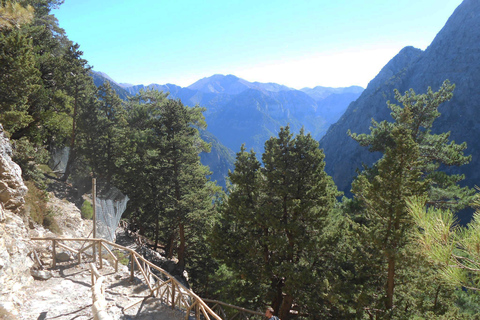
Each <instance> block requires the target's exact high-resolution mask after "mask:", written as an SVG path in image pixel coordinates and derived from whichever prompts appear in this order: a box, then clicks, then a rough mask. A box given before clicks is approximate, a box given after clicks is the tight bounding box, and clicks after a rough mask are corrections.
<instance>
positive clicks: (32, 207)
mask: <svg viewBox="0 0 480 320" xmlns="http://www.w3.org/2000/svg"><path fill="white" fill-rule="evenodd" d="M25 185H26V186H27V188H28V192H27V194H26V196H25V206H24V212H25V214H26V215H27V216H30V217H31V218H32V219H33V221H35V222H36V223H38V224H42V225H43V220H44V219H45V216H46V215H47V211H48V210H47V201H48V195H47V193H46V192H45V191H44V190H41V189H39V188H37V186H36V185H35V183H34V182H33V181H25Z"/></svg>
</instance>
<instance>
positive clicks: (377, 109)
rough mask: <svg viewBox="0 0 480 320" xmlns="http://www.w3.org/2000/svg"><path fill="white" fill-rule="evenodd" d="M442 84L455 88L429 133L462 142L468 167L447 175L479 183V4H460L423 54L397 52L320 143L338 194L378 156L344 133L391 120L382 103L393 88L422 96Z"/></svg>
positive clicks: (469, 0)
mask: <svg viewBox="0 0 480 320" xmlns="http://www.w3.org/2000/svg"><path fill="white" fill-rule="evenodd" d="M446 79H449V80H450V82H452V83H455V84H456V89H455V92H454V97H453V99H452V100H451V101H449V102H447V103H445V104H443V105H442V106H441V107H440V112H441V113H442V115H441V116H440V118H439V119H438V120H437V121H436V122H435V123H434V129H433V131H434V132H437V133H438V132H447V131H451V139H452V140H454V141H456V142H458V143H460V142H463V141H466V142H467V144H468V149H467V154H471V155H472V162H471V163H470V164H469V165H467V166H463V167H460V168H448V170H450V171H451V172H455V173H459V172H460V173H465V175H466V177H467V179H466V183H467V184H468V185H470V186H473V185H475V184H478V183H479V181H480V161H479V159H480V141H479V139H478V136H480V122H479V120H478V119H480V108H479V106H478V105H479V103H478V101H480V90H479V86H480V1H478V0H465V1H463V3H462V4H461V5H460V6H459V7H458V8H457V9H456V10H455V12H454V13H453V14H452V16H451V17H450V18H449V20H448V21H447V23H446V24H445V26H444V27H443V29H442V30H441V31H440V32H439V33H438V34H437V36H436V37H435V39H434V41H433V42H432V43H431V45H430V46H429V47H428V48H427V49H426V50H425V52H421V51H420V50H418V49H414V48H412V47H406V48H404V49H402V50H401V51H400V53H398V55H397V56H395V57H394V58H393V59H392V60H391V61H390V62H389V63H388V64H387V65H386V66H385V67H384V68H383V69H382V71H381V72H380V73H379V74H378V75H377V77H375V79H373V80H372V81H371V82H370V83H369V85H368V87H367V89H366V90H365V91H364V92H363V94H362V95H361V96H360V97H359V98H358V99H357V100H356V101H355V102H352V103H351V104H350V106H349V108H348V109H347V111H346V112H345V114H344V115H343V116H342V117H341V119H340V120H339V121H338V122H337V123H336V124H334V125H332V126H331V127H330V129H329V130H328V132H327V134H326V135H325V136H324V138H323V139H322V140H321V141H320V146H321V147H322V148H324V151H325V155H326V157H325V160H326V171H327V172H328V173H329V174H330V175H332V176H333V178H334V180H335V182H336V184H337V186H338V187H339V189H340V190H343V191H347V192H348V191H349V190H350V184H351V181H352V180H353V178H354V176H355V175H356V173H355V170H356V169H357V168H360V167H361V165H362V163H365V164H368V165H370V164H372V163H373V162H374V161H376V160H377V159H378V157H379V156H380V155H379V154H372V153H370V152H369V151H368V150H367V148H362V147H359V146H358V144H357V143H356V142H355V141H353V140H352V139H351V138H349V137H348V136H347V134H346V132H347V130H348V129H350V130H351V131H352V132H356V133H365V132H368V131H369V126H370V119H371V118H374V119H375V120H376V121H382V120H389V121H390V120H391V117H390V110H389V109H388V108H387V105H386V101H388V100H391V101H392V102H393V101H394V99H393V89H395V88H396V89H398V90H399V91H400V92H404V91H407V90H408V89H410V88H413V89H414V90H415V92H417V93H424V92H426V90H427V88H428V87H429V86H430V87H431V88H432V89H433V90H434V91H436V90H438V88H439V87H440V85H441V84H442V82H443V81H444V80H446Z"/></svg>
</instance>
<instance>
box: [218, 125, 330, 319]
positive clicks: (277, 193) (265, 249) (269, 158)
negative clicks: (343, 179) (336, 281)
mask: <svg viewBox="0 0 480 320" xmlns="http://www.w3.org/2000/svg"><path fill="white" fill-rule="evenodd" d="M323 158H324V156H323V153H322V151H321V150H320V149H319V148H318V142H317V141H315V140H314V139H313V138H312V137H311V136H310V134H305V133H304V132H303V130H302V131H301V132H300V134H299V135H297V136H296V137H295V138H293V137H292V134H291V133H290V130H289V128H288V127H286V128H281V130H280V132H279V135H278V137H272V138H270V139H269V140H268V141H267V142H266V143H265V153H264V154H263V156H262V160H263V163H264V167H263V168H262V167H261V165H260V163H259V162H258V160H257V159H256V157H255V153H254V152H253V151H251V152H246V151H245V149H244V148H243V147H242V149H241V151H240V152H239V153H238V154H237V160H236V163H235V170H234V171H233V172H231V173H230V175H229V176H230V180H231V183H232V186H231V188H230V192H229V196H228V198H227V199H226V200H225V203H224V207H223V209H222V220H221V224H219V225H218V226H217V230H216V235H215V237H216V238H215V248H216V249H215V252H216V254H217V255H218V256H219V258H220V259H221V260H222V261H223V262H224V263H225V264H226V265H227V266H228V267H229V268H231V269H232V270H233V272H234V274H235V276H236V277H239V278H238V280H241V284H242V287H241V288H239V289H243V290H241V296H242V298H241V299H240V300H243V302H244V303H246V304H250V305H256V306H260V305H262V304H263V305H264V304H265V303H266V302H269V303H271V305H272V306H273V307H274V308H275V310H276V312H277V313H278V314H279V316H280V317H281V318H282V319H288V318H289V315H290V310H291V309H292V308H293V306H294V304H298V305H299V308H302V310H301V311H305V309H304V308H305V306H304V302H305V300H304V301H302V297H305V296H309V295H310V294H313V292H314V291H313V290H314V288H315V285H316V284H318V283H321V281H322V280H323V275H322V274H321V273H317V272H318V270H320V269H321V267H320V266H319V265H320V264H321V261H322V259H323V256H324V255H325V254H327V253H328V249H331V248H328V249H327V248H326V246H325V244H326V242H327V240H326V236H325V235H326V232H325V230H324V229H325V227H326V220H327V216H328V215H329V213H330V212H331V210H332V209H333V206H334V204H335V201H336V200H335V197H336V196H337V195H338V192H337V191H336V188H335V186H334V184H333V182H332V180H331V178H330V177H329V176H327V174H326V173H325V172H324V171H323V168H324V166H325V164H324V162H323ZM317 289H318V287H317ZM237 290H238V289H237ZM307 292H308V293H307ZM238 302H242V301H238Z"/></svg>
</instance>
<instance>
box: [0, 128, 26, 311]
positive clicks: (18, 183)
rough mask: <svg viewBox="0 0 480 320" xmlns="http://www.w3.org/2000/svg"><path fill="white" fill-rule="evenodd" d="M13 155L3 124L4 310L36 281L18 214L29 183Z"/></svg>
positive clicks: (0, 304)
mask: <svg viewBox="0 0 480 320" xmlns="http://www.w3.org/2000/svg"><path fill="white" fill-rule="evenodd" d="M11 155H12V147H11V145H10V141H9V139H8V138H7V137H6V136H5V133H4V131H3V127H2V126H1V125H0V311H1V310H2V309H3V310H4V311H5V310H6V311H11V310H13V309H14V304H15V303H16V302H17V301H16V300H15V299H16V295H15V292H17V291H18V290H19V289H21V288H23V287H24V286H27V285H29V284H30V283H31V282H32V277H31V276H30V267H31V266H32V265H33V263H32V260H31V259H29V258H28V257H27V254H28V253H29V252H30V248H29V247H28V238H29V236H28V230H27V228H26V227H25V224H24V223H23V220H22V219H21V218H20V217H19V216H18V215H16V214H15V213H19V212H20V211H21V209H22V207H23V204H24V203H25V200H24V196H25V194H26V193H27V187H26V186H25V184H24V183H23V180H22V171H21V169H20V167H19V166H18V165H17V164H16V163H15V162H13V161H12V158H11Z"/></svg>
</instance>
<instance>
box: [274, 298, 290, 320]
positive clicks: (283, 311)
mask: <svg viewBox="0 0 480 320" xmlns="http://www.w3.org/2000/svg"><path fill="white" fill-rule="evenodd" d="M292 304H293V297H292V296H291V295H289V294H285V295H284V296H283V300H282V306H281V307H280V311H279V313H278V317H279V318H280V319H282V320H289V319H290V309H291V308H292Z"/></svg>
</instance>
